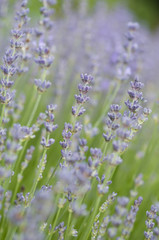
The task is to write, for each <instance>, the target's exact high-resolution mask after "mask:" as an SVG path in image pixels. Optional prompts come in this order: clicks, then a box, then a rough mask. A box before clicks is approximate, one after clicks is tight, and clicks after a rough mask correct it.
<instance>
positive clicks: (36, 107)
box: [27, 95, 42, 127]
mask: <svg viewBox="0 0 159 240" xmlns="http://www.w3.org/2000/svg"><path fill="white" fill-rule="evenodd" d="M41 96H42V95H38V98H37V100H36V103H35V105H34V108H33V111H32V114H31V116H30V118H29V121H28V124H27V126H28V127H29V126H30V125H31V123H32V121H33V119H34V116H35V113H36V111H37V109H38V106H39V103H40V100H41Z"/></svg>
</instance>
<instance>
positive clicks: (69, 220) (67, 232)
mask: <svg viewBox="0 0 159 240" xmlns="http://www.w3.org/2000/svg"><path fill="white" fill-rule="evenodd" d="M71 217H72V212H71V211H69V215H68V222H67V229H66V235H65V239H67V236H68V234H69V227H70V222H71Z"/></svg>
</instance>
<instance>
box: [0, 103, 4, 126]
mask: <svg viewBox="0 0 159 240" xmlns="http://www.w3.org/2000/svg"><path fill="white" fill-rule="evenodd" d="M4 111H5V104H3V106H2V112H1V119H0V126H1V125H2V122H3V117H4Z"/></svg>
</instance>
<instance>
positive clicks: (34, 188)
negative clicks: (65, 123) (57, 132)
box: [30, 133, 50, 198]
mask: <svg viewBox="0 0 159 240" xmlns="http://www.w3.org/2000/svg"><path fill="white" fill-rule="evenodd" d="M49 137H50V133H48V136H47V140H46V142H47V143H48V141H49ZM46 152H47V149H46V148H45V150H44V152H43V155H42V159H41V160H40V164H39V169H38V172H37V174H36V179H35V181H34V183H33V187H32V190H31V194H30V196H31V198H32V196H33V195H34V192H35V190H36V187H37V185H38V182H39V180H40V179H39V177H40V174H41V173H42V171H43V170H42V168H43V164H44V159H45V155H46Z"/></svg>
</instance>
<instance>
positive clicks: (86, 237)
mask: <svg viewBox="0 0 159 240" xmlns="http://www.w3.org/2000/svg"><path fill="white" fill-rule="evenodd" d="M100 200H101V196H99V197H98V199H97V201H96V204H95V207H94V209H93V212H92V216H91V218H90V221H89V222H88V223H87V231H84V233H83V235H82V237H81V238H80V240H87V239H88V238H89V235H90V233H91V230H92V226H93V223H94V219H95V216H96V215H97V211H98V208H99V204H100Z"/></svg>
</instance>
